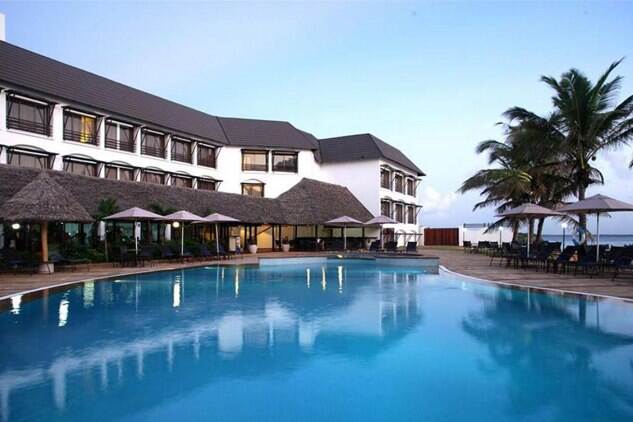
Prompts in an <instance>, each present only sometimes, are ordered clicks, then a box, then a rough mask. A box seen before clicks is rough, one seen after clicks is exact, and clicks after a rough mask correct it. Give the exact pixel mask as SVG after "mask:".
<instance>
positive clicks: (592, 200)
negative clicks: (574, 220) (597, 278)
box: [559, 194, 633, 262]
mask: <svg viewBox="0 0 633 422" xmlns="http://www.w3.org/2000/svg"><path fill="white" fill-rule="evenodd" d="M559 210H560V211H562V212H566V213H570V214H596V262H599V261H600V214H606V213H608V212H618V211H633V204H629V203H628V202H622V201H618V200H617V199H613V198H610V197H608V196H606V195H599V194H598V195H594V196H590V197H589V198H587V199H583V200H582V201H578V202H576V203H574V204H569V205H565V206H564V207H561V208H559Z"/></svg>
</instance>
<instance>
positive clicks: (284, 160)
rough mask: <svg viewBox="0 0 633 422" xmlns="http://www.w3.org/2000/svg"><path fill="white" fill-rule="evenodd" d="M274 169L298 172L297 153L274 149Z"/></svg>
mask: <svg viewBox="0 0 633 422" xmlns="http://www.w3.org/2000/svg"><path fill="white" fill-rule="evenodd" d="M273 171H280V172H285V173H297V171H298V167H297V153H296V152H281V151H273Z"/></svg>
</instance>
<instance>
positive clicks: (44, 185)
mask: <svg viewBox="0 0 633 422" xmlns="http://www.w3.org/2000/svg"><path fill="white" fill-rule="evenodd" d="M29 180H31V182H29V183H28V184H26V185H25V186H23V187H22V188H21V189H20V190H19V191H18V192H16V193H15V195H13V196H12V197H11V198H9V199H8V200H7V201H2V203H1V205H0V219H1V220H4V221H12V222H32V223H40V222H52V221H69V222H70V221H71V222H78V223H88V222H91V221H93V218H92V217H91V216H90V214H88V211H86V209H85V208H84V207H83V206H82V205H81V204H79V203H78V202H77V201H76V200H75V198H74V197H73V195H71V194H70V193H69V192H68V191H67V190H66V189H64V188H63V187H61V186H60V185H59V184H58V183H57V182H56V181H54V180H53V179H51V178H50V177H49V176H48V174H47V173H46V172H41V173H40V174H39V175H37V176H36V177H35V178H30V179H29ZM2 184H4V185H9V184H13V180H12V178H10V179H3V181H2Z"/></svg>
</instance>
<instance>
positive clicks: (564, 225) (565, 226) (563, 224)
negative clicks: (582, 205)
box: [560, 223, 567, 249]
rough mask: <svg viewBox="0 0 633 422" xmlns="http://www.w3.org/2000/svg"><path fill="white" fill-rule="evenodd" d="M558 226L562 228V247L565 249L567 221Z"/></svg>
mask: <svg viewBox="0 0 633 422" xmlns="http://www.w3.org/2000/svg"><path fill="white" fill-rule="evenodd" d="M560 226H561V227H562V228H563V249H565V229H566V228H567V223H561V225H560Z"/></svg>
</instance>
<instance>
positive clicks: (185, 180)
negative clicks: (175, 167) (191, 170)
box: [171, 176, 193, 188]
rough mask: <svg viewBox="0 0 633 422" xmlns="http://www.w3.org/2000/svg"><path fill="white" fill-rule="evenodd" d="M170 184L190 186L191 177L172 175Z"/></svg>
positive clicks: (183, 186)
mask: <svg viewBox="0 0 633 422" xmlns="http://www.w3.org/2000/svg"><path fill="white" fill-rule="evenodd" d="M171 184H172V186H178V187H181V188H190V187H192V186H193V183H192V180H191V177H184V176H172V177H171Z"/></svg>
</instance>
